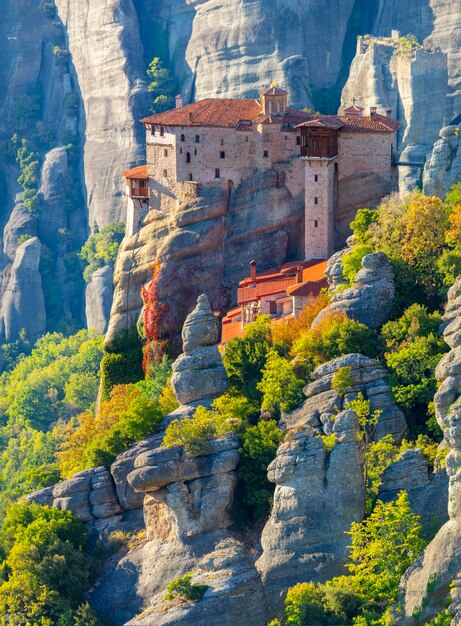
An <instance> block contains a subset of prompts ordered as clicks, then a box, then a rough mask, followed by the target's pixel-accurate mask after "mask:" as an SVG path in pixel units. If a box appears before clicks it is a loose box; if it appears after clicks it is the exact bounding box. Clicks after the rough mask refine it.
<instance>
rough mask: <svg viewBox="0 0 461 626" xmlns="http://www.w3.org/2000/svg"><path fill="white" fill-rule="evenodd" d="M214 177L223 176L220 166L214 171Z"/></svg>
mask: <svg viewBox="0 0 461 626" xmlns="http://www.w3.org/2000/svg"><path fill="white" fill-rule="evenodd" d="M214 177H215V178H221V170H220V169H219V167H217V168H216V169H215V171H214Z"/></svg>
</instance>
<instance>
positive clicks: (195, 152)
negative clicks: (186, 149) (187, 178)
mask: <svg viewBox="0 0 461 626" xmlns="http://www.w3.org/2000/svg"><path fill="white" fill-rule="evenodd" d="M194 154H195V156H197V148H195V150H194Z"/></svg>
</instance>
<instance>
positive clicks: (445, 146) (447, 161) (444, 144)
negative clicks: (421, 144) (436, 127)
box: [423, 125, 461, 198]
mask: <svg viewBox="0 0 461 626" xmlns="http://www.w3.org/2000/svg"><path fill="white" fill-rule="evenodd" d="M459 129H460V126H459V125H457V126H446V127H444V128H442V130H441V131H440V139H439V140H438V141H436V142H435V143H434V146H433V148H432V152H431V153H430V154H429V157H428V159H427V161H426V163H425V166H424V171H423V191H424V193H425V194H426V195H427V196H439V197H440V198H444V197H445V196H446V194H447V193H448V192H449V191H450V189H451V187H452V186H453V185H455V184H456V183H457V182H459V180H460V178H461V150H460V149H459Z"/></svg>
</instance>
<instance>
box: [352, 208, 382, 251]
mask: <svg viewBox="0 0 461 626" xmlns="http://www.w3.org/2000/svg"><path fill="white" fill-rule="evenodd" d="M377 219H378V211H372V210H370V209H359V210H358V211H357V213H356V214H355V219H354V220H353V221H352V222H351V223H350V228H351V230H352V232H353V233H354V235H355V237H356V238H357V240H358V241H359V243H361V244H364V243H367V241H368V240H369V239H370V226H371V225H372V224H374V222H376V220H377Z"/></svg>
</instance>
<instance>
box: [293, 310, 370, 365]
mask: <svg viewBox="0 0 461 626" xmlns="http://www.w3.org/2000/svg"><path fill="white" fill-rule="evenodd" d="M379 351H380V339H379V337H378V334H377V333H376V331H374V330H372V329H370V328H368V327H367V326H365V324H361V323H360V322H356V321H354V320H351V319H349V318H348V317H346V315H344V314H332V315H330V316H329V317H325V318H324V319H323V320H322V321H321V322H320V323H319V324H318V325H317V326H316V327H315V328H311V329H310V330H308V331H307V332H306V333H304V334H303V335H302V336H301V337H300V338H299V339H298V340H297V341H296V342H295V343H294V345H293V348H292V351H291V352H292V355H293V356H295V357H296V359H297V360H298V361H299V362H301V363H302V364H303V365H304V367H305V368H306V370H307V371H308V372H312V371H313V370H314V369H315V368H316V367H317V366H318V365H321V364H322V363H326V362H327V361H330V360H331V359H335V358H337V357H339V356H343V355H345V354H350V353H353V352H360V353H361V354H364V355H365V356H370V357H376V356H377V354H378V353H379Z"/></svg>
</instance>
